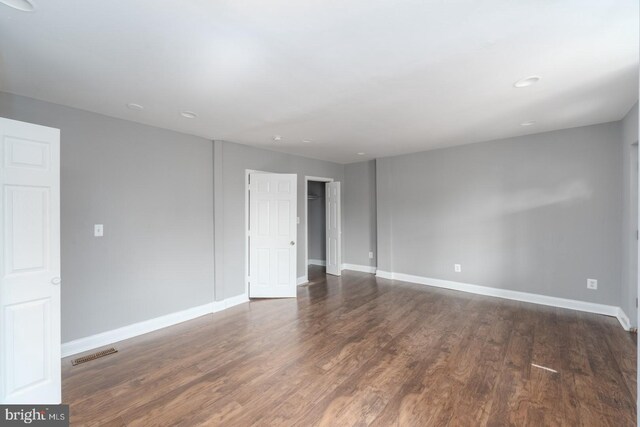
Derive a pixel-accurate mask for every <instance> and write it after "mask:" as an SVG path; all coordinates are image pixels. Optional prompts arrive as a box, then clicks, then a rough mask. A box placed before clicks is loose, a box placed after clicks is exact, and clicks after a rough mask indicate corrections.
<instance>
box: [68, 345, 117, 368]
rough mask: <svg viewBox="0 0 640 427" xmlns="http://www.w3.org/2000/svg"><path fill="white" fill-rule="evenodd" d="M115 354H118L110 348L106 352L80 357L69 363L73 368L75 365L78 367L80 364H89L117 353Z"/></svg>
mask: <svg viewBox="0 0 640 427" xmlns="http://www.w3.org/2000/svg"><path fill="white" fill-rule="evenodd" d="M117 352H118V350H116V349H115V348H113V347H111V348H108V349H106V350H102V351H98V352H96V353H92V354H88V355H86V356H82V357H79V358H77V359H73V360H72V361H71V364H72V365H73V366H76V365H79V364H81V363H86V362H91V361H92V360H96V359H99V358H101V357H105V356H108V355H110V354H114V353H117Z"/></svg>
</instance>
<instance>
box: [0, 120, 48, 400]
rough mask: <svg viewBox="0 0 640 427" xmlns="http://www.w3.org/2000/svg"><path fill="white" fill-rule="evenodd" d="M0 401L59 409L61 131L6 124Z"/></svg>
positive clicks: (0, 150)
mask: <svg viewBox="0 0 640 427" xmlns="http://www.w3.org/2000/svg"><path fill="white" fill-rule="evenodd" d="M0 143H1V146H0V310H1V311H2V313H1V318H0V343H1V345H0V382H1V383H2V384H1V389H0V402H3V403H25V404H26V403H28V404H47V403H52V404H53V403H60V131H59V130H58V129H52V128H47V127H44V126H38V125H33V124H29V123H23V122H18V121H15V120H8V119H3V118H0Z"/></svg>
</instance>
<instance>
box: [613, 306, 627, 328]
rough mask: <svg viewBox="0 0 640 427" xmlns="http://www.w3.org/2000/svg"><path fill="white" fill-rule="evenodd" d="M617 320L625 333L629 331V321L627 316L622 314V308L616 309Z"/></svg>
mask: <svg viewBox="0 0 640 427" xmlns="http://www.w3.org/2000/svg"><path fill="white" fill-rule="evenodd" d="M616 317H617V318H618V322H620V324H621V325H622V327H623V328H624V330H625V331H630V330H631V322H630V321H629V316H627V313H625V312H624V310H623V309H622V307H618V314H617V315H616Z"/></svg>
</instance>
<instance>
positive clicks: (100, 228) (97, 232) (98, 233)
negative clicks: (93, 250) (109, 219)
mask: <svg viewBox="0 0 640 427" xmlns="http://www.w3.org/2000/svg"><path fill="white" fill-rule="evenodd" d="M93 235H94V236H95V237H102V236H104V225H102V224H95V225H94V226H93Z"/></svg>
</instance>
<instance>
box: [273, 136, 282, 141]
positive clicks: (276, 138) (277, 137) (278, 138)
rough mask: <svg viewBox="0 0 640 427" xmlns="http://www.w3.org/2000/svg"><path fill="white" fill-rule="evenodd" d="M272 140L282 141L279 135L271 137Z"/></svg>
mask: <svg viewBox="0 0 640 427" xmlns="http://www.w3.org/2000/svg"><path fill="white" fill-rule="evenodd" d="M273 140H274V141H276V142H277V141H282V137H281V136H280V135H273Z"/></svg>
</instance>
